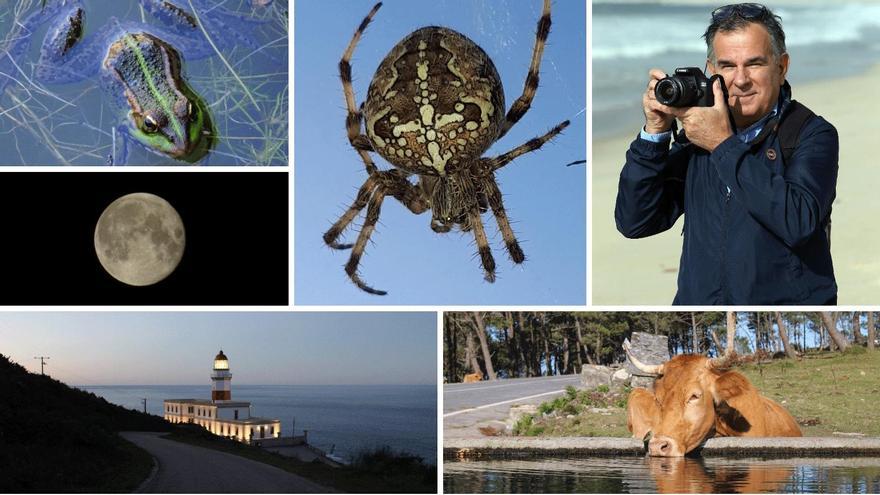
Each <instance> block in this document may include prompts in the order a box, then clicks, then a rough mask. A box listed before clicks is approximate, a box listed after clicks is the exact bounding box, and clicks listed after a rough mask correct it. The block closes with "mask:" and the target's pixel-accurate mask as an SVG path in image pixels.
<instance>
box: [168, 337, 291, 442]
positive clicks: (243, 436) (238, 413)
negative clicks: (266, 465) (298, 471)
mask: <svg viewBox="0 0 880 495" xmlns="http://www.w3.org/2000/svg"><path fill="white" fill-rule="evenodd" d="M164 402H165V420H166V421H170V422H171V423H192V424H197V425H199V426H202V427H204V428H205V429H206V430H208V431H210V432H211V433H213V434H215V435H220V436H224V437H231V438H234V439H236V440H238V441H240V442H245V443H251V442H253V441H260V440H261V439H267V438H279V437H280V436H281V421H280V420H278V419H268V418H258V417H254V416H251V403H250V402H242V401H233V400H232V373H230V372H229V361H228V360H227V359H226V355H225V354H223V351H222V350H221V351H220V354H217V357H215V358H214V370H213V373H211V400H199V399H166V400H165V401H164Z"/></svg>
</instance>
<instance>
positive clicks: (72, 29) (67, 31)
mask: <svg viewBox="0 0 880 495" xmlns="http://www.w3.org/2000/svg"><path fill="white" fill-rule="evenodd" d="M112 20H113V19H111V21H112ZM84 24H85V11H84V10H83V8H82V6H81V5H79V4H78V3H74V4H71V5H68V6H66V7H64V9H62V10H61V11H60V17H59V22H57V23H56V24H55V25H53V26H52V27H50V28H49V32H48V33H46V38H45V39H44V40H43V46H42V49H41V50H40V59H39V60H38V61H37V65H36V67H35V70H34V73H35V77H36V79H37V81H40V82H42V83H49V84H64V83H72V82H78V81H82V80H84V79H88V78H90V77H92V76H94V75H95V74H97V73H98V68H99V67H100V65H101V60H102V59H103V56H102V55H103V54H102V53H101V51H102V50H103V49H105V48H106V46H105V40H106V39H107V38H108V37H110V36H113V31H114V30H115V29H116V28H115V26H114V25H113V23H112V22H110V23H108V24H105V25H104V26H102V27H101V29H99V30H98V31H97V32H94V33H92V34H90V35H89V36H87V37H84V36H83V27H84Z"/></svg>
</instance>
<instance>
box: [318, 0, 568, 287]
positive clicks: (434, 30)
mask: <svg viewBox="0 0 880 495" xmlns="http://www.w3.org/2000/svg"><path fill="white" fill-rule="evenodd" d="M381 5H382V4H381V3H378V4H376V6H374V7H373V9H372V10H371V11H370V13H369V14H368V15H367V17H365V18H364V20H363V21H362V22H361V25H360V26H359V27H358V29H357V31H355V34H354V36H353V37H352V40H351V42H350V43H349V45H348V48H347V49H346V51H345V53H344V54H343V56H342V60H340V62H339V73H340V78H341V80H342V86H343V92H344V94H345V101H346V107H347V109H348V116H347V118H346V129H347V132H348V137H349V141H350V143H351V145H352V147H353V148H354V149H355V150H356V151H357V152H358V154H359V155H360V156H361V159H362V160H363V162H364V166H365V168H366V171H367V173H368V175H369V176H368V178H367V180H366V181H365V182H364V184H363V185H362V186H361V188H360V190H359V191H358V194H357V197H356V198H355V201H354V203H353V204H352V205H351V207H349V209H348V210H347V211H346V212H345V213H343V215H342V216H341V217H340V218H339V220H337V221H336V223H334V224H333V226H331V227H330V229H329V230H328V231H327V232H326V233H325V234H324V242H325V243H326V244H327V245H328V246H330V247H332V248H335V249H349V248H350V249H352V252H351V256H350V258H349V261H348V263H347V264H346V266H345V271H346V273H347V274H348V276H349V278H351V280H352V281H353V282H354V283H355V285H357V286H358V287H360V288H361V289H362V290H364V291H366V292H369V293H372V294H379V295H384V294H385V292H384V291H380V290H376V289H374V288H372V287H370V286H369V285H367V284H366V283H364V282H363V280H361V278H360V276H359V275H358V273H357V272H358V265H359V263H360V258H361V256H362V254H363V252H364V249H365V248H366V244H367V241H369V238H370V235H372V232H373V230H374V229H375V225H376V223H377V222H378V219H379V213H380V210H381V206H382V201H383V200H384V198H385V196H389V195H390V196H393V197H394V198H395V199H397V200H398V201H400V202H401V203H403V204H404V205H405V206H406V207H407V208H408V209H409V210H410V211H412V212H413V213H415V214H420V213H423V212H425V211H427V210H429V209H430V210H431V211H432V218H431V228H432V229H433V230H434V231H435V232H439V233H443V232H449V231H450V230H452V229H453V228H454V227H458V228H459V229H461V230H462V231H463V232H473V235H474V239H475V241H476V244H477V249H478V252H479V255H480V261H481V264H482V266H483V270H484V278H485V279H486V280H487V281H489V282H494V281H495V260H494V258H493V256H492V252H491V249H490V248H489V241H488V238H487V237H486V233H485V229H484V228H483V223H482V220H481V214H482V213H485V212H486V211H488V210H489V209H491V210H492V213H493V214H494V216H495V218H496V221H497V222H498V228H499V231H500V232H501V235H502V237H503V239H504V242H505V245H506V247H507V251H508V253H509V254H510V258H511V260H512V261H513V262H514V263H517V264H519V263H522V262H523V261H525V255H524V254H523V252H522V249H521V248H520V246H519V243H518V242H517V240H516V237H515V236H514V233H513V229H512V228H511V226H510V221H509V220H508V218H507V214H506V212H505V210H504V205H503V202H502V198H501V191H500V190H499V188H498V184H497V183H496V182H495V176H494V173H495V171H496V170H498V169H500V168H501V167H503V166H505V165H507V164H508V163H510V161H512V160H513V159H514V158H516V157H518V156H520V155H522V154H525V153H528V152H531V151H535V150H537V149H539V148H540V147H541V146H543V144H544V143H546V142H547V141H549V140H550V139H552V138H553V137H554V136H556V135H557V134H559V133H560V132H561V131H562V129H564V128H565V127H566V126H567V125H568V121H564V122H562V123H560V124H559V125H557V126H556V127H554V128H553V129H552V130H550V131H549V132H548V133H546V134H544V135H543V136H540V137H537V138H533V139H531V140H529V141H527V142H526V143H525V144H523V145H520V146H518V147H516V148H514V149H513V150H511V151H509V152H507V153H504V154H502V155H499V156H497V157H492V158H484V157H483V156H482V155H483V153H484V152H485V151H486V150H487V149H489V147H490V146H491V145H492V144H494V143H495V142H496V141H497V140H498V139H500V138H501V137H502V136H503V135H504V134H506V133H507V131H508V130H509V129H510V128H511V127H512V126H513V125H514V124H515V123H516V122H517V121H519V119H520V118H522V116H523V115H524V114H525V113H526V112H527V111H528V109H529V107H530V105H531V101H532V99H533V98H534V95H535V91H536V90H537V88H538V80H539V76H538V73H539V68H540V63H541V57H542V54H543V50H544V44H545V42H546V40H547V36H548V35H549V32H550V0H544V2H543V5H544V7H543V12H542V15H541V18H540V20H539V21H538V29H537V35H536V37H535V48H534V51H533V54H532V61H531V65H530V67H529V73H528V75H527V77H526V82H525V85H524V88H523V93H522V95H521V96H520V97H519V98H518V99H517V100H516V101H515V102H514V104H513V105H512V106H511V108H510V110H508V111H507V113H506V114H505V111H504V108H505V106H504V89H503V87H502V85H501V78H500V77H499V76H498V71H497V70H496V68H495V64H494V63H493V62H492V60H491V59H490V58H489V56H488V55H487V54H486V52H485V51H483V49H482V48H480V47H479V46H478V45H477V44H476V43H474V42H473V41H471V40H470V39H468V38H467V37H466V36H464V35H463V34H460V33H458V32H456V31H453V30H451V29H447V28H443V27H436V26H429V27H424V28H421V29H418V30H416V31H414V32H412V33H411V34H409V35H408V36H406V37H405V38H404V39H403V40H401V41H400V42H398V43H397V44H396V45H395V46H394V47H393V48H392V49H391V51H390V52H389V53H388V55H387V56H386V57H385V58H384V60H383V61H382V62H381V63H380V64H379V66H378V68H377V70H376V73H375V75H374V76H373V79H372V81H371V82H370V86H369V89H368V90H367V99H366V101H364V103H363V105H362V106H361V107H360V109H359V108H358V106H357V105H356V103H355V97H354V90H353V88H352V84H351V64H350V60H351V57H352V54H353V53H354V48H355V46H356V45H357V42H358V41H359V40H360V37H361V35H362V34H363V32H364V30H365V29H366V27H367V25H368V24H369V23H370V21H371V20H372V18H373V16H374V15H375V14H376V12H377V11H378V9H379V8H380V7H381ZM362 125H363V132H362ZM371 151H372V152H376V153H378V154H379V155H380V156H382V157H383V158H384V159H385V160H387V161H388V162H389V163H391V164H392V165H393V166H394V167H395V168H393V169H391V170H379V169H378V168H377V167H376V165H375V163H374V162H373V160H372V158H371V157H370V155H369V152H371ZM412 175H415V176H417V177H418V182H417V183H416V184H413V183H412V182H411V181H410V176H412ZM364 208H367V213H366V216H365V220H364V224H363V226H362V227H361V230H360V232H359V233H358V237H357V240H356V241H355V243H354V244H341V243H339V242H338V241H337V240H338V238H339V237H340V236H341V235H342V233H343V232H344V230H345V229H346V228H347V227H348V226H349V225H350V224H351V222H352V221H353V220H354V219H355V218H356V217H357V216H358V215H359V214H360V211H361V210H363V209H364Z"/></svg>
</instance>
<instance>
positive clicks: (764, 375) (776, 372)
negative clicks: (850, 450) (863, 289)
mask: <svg viewBox="0 0 880 495" xmlns="http://www.w3.org/2000/svg"><path fill="white" fill-rule="evenodd" d="M736 369H737V370H738V371H739V372H741V373H743V374H744V375H746V376H747V377H748V378H749V380H751V382H752V383H753V384H754V385H755V387H757V388H758V390H759V391H760V392H761V394H763V395H764V396H766V397H769V398H771V399H773V400H775V401H776V402H779V403H780V404H782V405H783V407H785V408H786V409H787V410H788V411H789V412H790V413H791V414H792V416H794V417H795V419H796V420H797V421H798V422H799V423H801V431H802V432H803V434H804V435H805V436H814V437H815V436H829V435H831V434H832V433H834V432H845V433H862V434H865V435H867V436H880V411H878V409H877V406H876V403H877V399H876V398H877V397H880V351H875V352H867V351H866V350H865V349H864V348H862V347H856V348H852V349H851V350H849V351H847V352H846V353H819V354H810V355H808V356H806V357H805V358H803V359H801V360H791V359H782V360H776V361H773V362H771V363H767V364H748V365H744V366H741V367H739V368H736ZM628 393H629V391H625V392H624V393H623V394H622V395H623V398H622V400H621V398H620V397H619V396H614V395H613V394H609V393H608V392H601V391H599V390H592V391H584V390H578V391H575V390H574V389H571V390H567V391H566V395H564V396H562V397H558V398H556V399H554V400H553V401H549V402H545V403H542V404H541V405H540V406H539V407H538V414H536V415H526V416H523V417H522V418H520V419H519V421H518V422H517V424H515V425H514V428H513V434H514V435H523V436H603V437H629V436H630V432H629V430H628V429H627V428H626V395H628ZM589 407H599V408H604V409H607V410H608V412H610V413H611V414H610V415H602V414H599V413H594V412H589Z"/></svg>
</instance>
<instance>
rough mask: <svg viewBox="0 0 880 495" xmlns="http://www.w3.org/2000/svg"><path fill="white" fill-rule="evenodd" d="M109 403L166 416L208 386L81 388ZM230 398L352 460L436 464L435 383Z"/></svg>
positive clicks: (241, 391) (238, 388) (260, 392)
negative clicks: (166, 409)
mask: <svg viewBox="0 0 880 495" xmlns="http://www.w3.org/2000/svg"><path fill="white" fill-rule="evenodd" d="M79 388H81V389H83V390H87V391H89V392H93V393H94V394H95V395H99V396H101V397H104V398H105V399H107V401H109V402H112V403H114V404H119V405H120V406H123V407H127V408H129V409H136V410H139V411H140V410H143V403H142V402H141V399H142V398H144V397H146V398H147V412H149V413H151V414H155V415H157V416H162V414H163V406H162V401H163V400H164V399H209V398H210V397H211V387H210V385H205V386H202V385H175V386H172V385H167V386H166V385H154V386H133V385H112V386H80V387H79ZM232 399H233V400H240V401H249V402H250V403H251V414H253V415H254V416H260V417H265V418H278V419H280V420H281V433H282V435H284V436H288V435H290V432H291V428H292V427H293V424H294V421H295V427H296V434H297V435H301V434H302V431H303V429H307V430H309V443H310V444H312V445H314V446H316V447H318V448H320V449H322V450H324V451H326V452H330V451H331V450H332V451H333V452H334V453H335V454H337V455H340V456H342V457H343V458H348V459H351V457H352V456H354V455H356V454H357V453H358V452H359V451H361V450H362V449H367V448H371V447H377V446H383V445H389V446H391V448H393V449H394V450H395V451H405V452H410V453H413V454H417V455H420V456H422V457H423V458H424V459H425V460H426V461H427V462H430V463H432V464H436V462H437V387H436V386H434V385H327V386H324V385H233V387H232Z"/></svg>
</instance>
